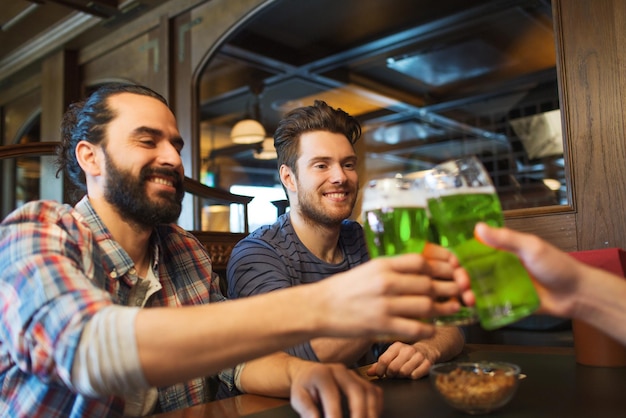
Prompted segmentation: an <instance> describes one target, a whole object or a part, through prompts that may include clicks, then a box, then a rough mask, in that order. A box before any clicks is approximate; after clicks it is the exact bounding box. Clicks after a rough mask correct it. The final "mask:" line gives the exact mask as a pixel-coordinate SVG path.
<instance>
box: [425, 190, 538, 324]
mask: <svg viewBox="0 0 626 418" xmlns="http://www.w3.org/2000/svg"><path fill="white" fill-rule="evenodd" d="M428 209H429V211H430V215H431V221H432V222H433V223H434V224H435V227H436V229H437V232H438V234H439V242H440V243H441V245H443V246H444V247H448V248H450V249H451V250H452V251H453V252H454V254H455V255H456V256H457V258H458V259H459V262H460V263H461V265H462V266H463V267H464V268H465V269H466V270H467V272H468V274H469V275H470V279H471V280H470V282H471V287H472V290H473V292H474V294H475V296H476V310H477V314H478V317H479V319H480V323H481V326H482V327H483V328H484V329H486V330H492V329H496V328H499V327H502V326H504V325H508V324H510V323H512V322H515V321H517V320H519V319H521V318H523V317H526V316H528V315H530V314H531V313H533V312H534V311H535V310H536V309H537V307H538V306H539V297H538V296H537V292H536V291H535V288H534V286H533V284H532V282H531V280H530V277H529V276H528V272H527V271H526V269H525V268H524V266H523V265H522V264H521V262H520V261H519V259H518V258H517V257H516V256H515V255H513V254H511V253H509V252H506V251H500V250H496V249H495V248H492V247H489V246H486V245H484V244H481V243H480V242H478V241H477V240H476V239H475V238H474V226H475V225H476V223H477V222H479V221H482V222H486V223H487V224H489V225H491V226H497V227H500V226H502V225H503V217H502V210H501V207H500V201H499V200H498V196H497V195H496V193H495V190H494V189H493V187H489V186H486V187H479V188H461V189H455V190H454V192H452V190H447V193H442V194H440V195H439V196H438V197H436V198H431V199H429V200H428Z"/></svg>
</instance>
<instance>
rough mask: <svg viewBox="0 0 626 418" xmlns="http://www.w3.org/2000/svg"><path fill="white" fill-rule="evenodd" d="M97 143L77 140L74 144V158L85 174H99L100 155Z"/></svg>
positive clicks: (92, 175) (93, 175)
mask: <svg viewBox="0 0 626 418" xmlns="http://www.w3.org/2000/svg"><path fill="white" fill-rule="evenodd" d="M97 148H99V146H98V145H94V144H92V143H91V142H88V141H79V142H78V144H76V150H75V151H74V152H75V153H76V160H77V161H78V164H79V165H80V168H82V169H83V171H84V172H85V175H88V176H91V177H95V176H99V175H100V174H101V167H100V157H99V154H100V153H99V151H98V149H97Z"/></svg>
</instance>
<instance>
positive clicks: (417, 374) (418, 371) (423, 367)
mask: <svg viewBox="0 0 626 418" xmlns="http://www.w3.org/2000/svg"><path fill="white" fill-rule="evenodd" d="M430 366H431V364H430V362H429V361H426V359H422V361H421V362H420V364H419V365H418V366H417V367H414V368H413V371H411V374H410V376H409V377H410V378H411V379H413V380H417V379H419V378H421V377H423V376H426V375H427V374H428V371H429V370H430Z"/></svg>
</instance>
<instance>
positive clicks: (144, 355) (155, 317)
mask: <svg viewBox="0 0 626 418" xmlns="http://www.w3.org/2000/svg"><path fill="white" fill-rule="evenodd" d="M305 299H306V302H305ZM307 304H308V306H309V307H310V306H312V305H315V299H313V298H311V297H310V296H309V297H307V295H306V293H305V292H302V291H290V292H289V294H287V295H283V292H274V293H273V294H271V295H264V296H263V297H262V298H259V297H251V298H246V299H244V300H240V301H228V302H223V303H214V304H210V305H205V306H196V307H184V308H177V309H168V308H164V309H163V308H151V309H143V310H141V311H140V312H139V313H138V314H137V318H136V339H137V347H138V352H139V359H140V362H141V365H142V369H143V370H144V374H145V376H146V379H147V381H148V382H149V383H150V384H151V385H152V386H165V385H169V384H173V383H176V382H180V381H186V380H188V379H190V378H194V377H198V376H208V375H213V374H216V373H217V372H218V371H220V370H222V369H224V368H227V367H232V366H234V365H235V364H238V363H241V362H244V361H247V360H250V359H252V358H257V357H260V356H263V355H267V354H269V353H272V352H275V351H279V350H281V349H283V348H285V347H287V346H290V345H294V344H297V343H300V342H302V341H304V340H308V339H309V338H311V337H312V336H317V335H316V333H317V332H318V331H319V330H320V328H321V327H320V323H319V321H318V319H319V318H321V315H317V314H315V312H316V311H317V312H323V310H322V311H318V310H317V305H315V307H316V309H298V308H296V307H300V306H302V307H304V306H307ZM283 306H291V307H293V309H297V310H298V312H293V316H290V318H298V320H297V321H296V320H295V319H294V320H288V318H286V317H285V314H284V310H283V309H282V308H281V307H283ZM293 309H292V310H293ZM300 311H301V312H300ZM255 312H262V313H263V315H255V314H254V313H255ZM164 336H166V337H164Z"/></svg>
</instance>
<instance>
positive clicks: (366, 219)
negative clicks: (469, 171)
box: [362, 176, 475, 325]
mask: <svg viewBox="0 0 626 418" xmlns="http://www.w3.org/2000/svg"><path fill="white" fill-rule="evenodd" d="M426 195H427V191H426V189H425V187H424V180H423V176H416V177H402V176H396V177H394V178H380V179H374V180H371V181H370V182H369V183H368V184H367V186H366V187H365V188H364V190H363V202H362V217H363V223H364V225H363V229H364V233H365V241H366V243H367V248H368V251H369V253H370V256H371V257H372V258H374V257H379V256H392V255H398V254H406V253H411V252H414V253H421V252H422V251H423V250H424V246H425V245H426V242H427V241H431V242H437V241H436V239H435V238H434V235H435V233H436V232H435V231H434V230H433V228H432V225H431V223H430V220H429V216H428V211H427V208H426ZM428 321H429V322H432V323H434V324H435V325H465V324H469V323H473V322H475V315H474V313H473V310H472V309H471V308H468V307H462V308H461V310H460V311H458V312H456V313H455V314H453V315H449V316H443V317H434V318H430V319H428Z"/></svg>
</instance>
